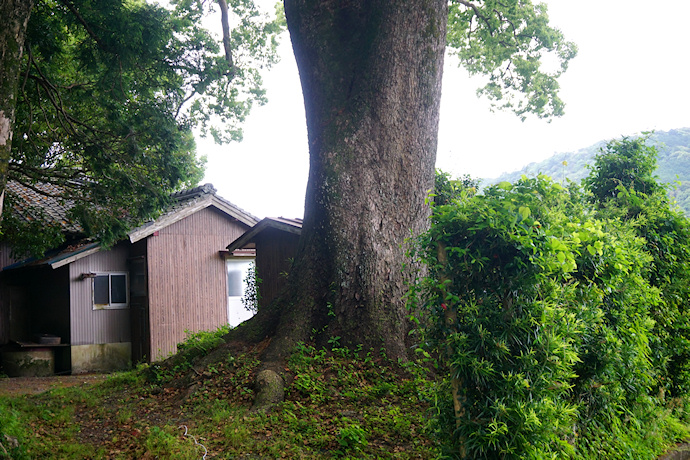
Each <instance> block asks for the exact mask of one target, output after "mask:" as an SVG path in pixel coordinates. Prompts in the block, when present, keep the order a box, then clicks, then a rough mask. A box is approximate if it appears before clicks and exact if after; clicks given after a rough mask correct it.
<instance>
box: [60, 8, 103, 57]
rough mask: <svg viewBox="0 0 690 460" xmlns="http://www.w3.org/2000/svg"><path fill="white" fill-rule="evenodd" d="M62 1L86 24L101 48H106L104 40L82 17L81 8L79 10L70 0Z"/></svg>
mask: <svg viewBox="0 0 690 460" xmlns="http://www.w3.org/2000/svg"><path fill="white" fill-rule="evenodd" d="M61 1H62V4H63V5H65V6H66V7H67V9H69V10H70V11H71V12H72V14H73V15H74V16H75V17H76V18H77V20H78V21H79V22H80V23H81V25H82V26H84V29H85V30H86V33H88V34H89V36H90V37H91V38H93V39H94V41H95V42H96V44H98V46H99V47H100V48H101V49H103V50H106V48H107V47H106V46H105V45H104V44H103V42H102V41H101V38H100V37H99V36H98V35H97V34H96V33H95V32H94V31H93V30H92V29H91V27H90V26H89V24H88V23H87V22H86V20H85V19H84V18H83V17H82V15H81V14H79V10H77V7H75V6H74V4H73V3H72V2H71V1H70V0H61ZM106 51H107V50H106Z"/></svg>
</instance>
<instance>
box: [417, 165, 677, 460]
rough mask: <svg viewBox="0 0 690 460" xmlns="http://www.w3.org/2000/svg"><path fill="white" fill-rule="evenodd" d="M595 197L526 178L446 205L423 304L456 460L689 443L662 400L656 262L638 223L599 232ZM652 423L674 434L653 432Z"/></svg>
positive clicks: (428, 250) (440, 413)
mask: <svg viewBox="0 0 690 460" xmlns="http://www.w3.org/2000/svg"><path fill="white" fill-rule="evenodd" d="M583 196H584V195H583V194H582V193H581V192H580V191H579V189H578V188H577V187H576V186H574V185H572V184H571V185H570V186H569V187H568V188H563V187H561V186H560V185H558V184H555V183H553V182H552V181H551V180H550V179H549V178H546V177H543V176H540V177H537V178H535V179H527V178H524V177H523V179H522V180H520V181H518V182H517V183H516V184H508V183H502V184H498V185H497V186H494V187H490V188H488V189H487V190H485V191H484V192H483V194H481V195H471V194H459V195H456V196H455V197H452V198H451V199H450V200H447V201H446V202H447V204H443V205H440V206H439V205H437V206H434V207H433V215H432V226H431V229H430V231H429V232H428V233H426V234H425V235H423V236H422V237H421V238H420V240H419V248H418V252H417V254H416V255H417V256H418V257H419V258H421V260H422V261H423V262H425V263H426V265H427V266H428V268H429V274H428V276H427V277H425V278H423V279H422V280H421V281H420V283H418V284H417V285H415V286H413V287H412V289H411V290H410V305H411V307H412V309H413V311H415V312H416V314H417V321H418V322H419V324H420V325H421V326H423V327H422V329H421V334H422V335H421V338H422V340H423V342H424V343H425V344H426V346H427V347H428V350H427V353H428V354H429V355H430V356H438V363H437V365H438V367H439V368H440V369H442V370H443V371H444V372H445V373H446V375H447V378H446V380H445V382H444V383H443V385H441V386H440V388H439V391H438V396H437V398H436V400H437V417H436V420H435V426H436V430H437V433H438V435H439V437H440V439H441V441H442V442H443V443H444V444H445V446H446V451H447V453H449V454H451V455H453V456H458V457H461V458H561V457H562V458H568V457H573V456H575V457H578V458H580V457H583V458H586V457H587V456H588V455H591V456H592V458H596V455H598V454H596V452H597V451H596V449H599V451H602V452H608V453H610V455H607V458H624V457H625V455H624V454H625V452H626V451H628V450H629V449H630V448H631V446H633V445H635V446H636V449H637V451H638V452H643V451H645V450H644V449H643V447H642V446H646V447H645V448H646V449H647V450H646V451H645V452H647V453H649V452H653V451H654V450H655V449H660V448H661V447H660V446H662V445H663V444H664V443H668V442H670V440H671V439H672V438H673V436H674V435H678V433H679V432H678V431H677V430H676V431H674V430H675V429H676V428H677V426H678V424H677V423H674V422H673V419H672V418H671V417H670V415H669V413H668V411H664V410H663V408H662V401H659V400H658V399H657V398H656V395H655V393H654V390H655V389H656V388H657V386H658V377H659V372H660V369H659V367H658V364H659V361H658V360H655V359H653V354H652V351H651V348H650V343H651V342H653V343H658V341H657V340H656V338H655V337H656V336H655V335H654V331H655V329H654V328H655V321H654V320H653V319H652V314H653V312H655V311H658V309H659V308H660V306H661V305H662V304H663V301H662V296H661V294H660V292H659V289H658V288H657V287H656V286H653V285H652V284H651V283H650V282H649V273H650V269H652V268H653V267H652V266H651V262H652V260H653V258H652V257H651V256H650V255H649V254H648V253H647V246H646V245H645V240H644V239H641V238H639V236H638V234H637V232H635V229H634V227H633V226H632V225H630V224H628V223H626V222H625V221H621V220H616V219H603V220H597V219H596V218H594V217H592V216H594V215H595V214H596V213H595V212H593V211H592V209H591V207H590V206H589V205H588V203H587V201H586V200H585V199H583ZM651 424H655V425H656V426H660V427H664V428H663V429H659V430H657V431H655V432H654V433H653V434H651V435H650V433H645V432H644V430H642V429H640V427H644V426H650V425H651ZM667 427H671V428H667ZM674 427H675V428H674ZM604 433H625V434H626V435H625V437H624V438H625V441H622V442H621V441H614V439H613V438H612V437H609V436H604ZM592 446H596V449H592ZM639 458H644V456H643V457H639ZM648 458H652V457H648Z"/></svg>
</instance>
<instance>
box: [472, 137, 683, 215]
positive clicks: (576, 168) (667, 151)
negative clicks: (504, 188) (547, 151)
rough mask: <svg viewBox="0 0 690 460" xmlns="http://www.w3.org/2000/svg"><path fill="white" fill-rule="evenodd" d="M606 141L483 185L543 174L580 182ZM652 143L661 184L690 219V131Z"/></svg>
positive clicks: (487, 180)
mask: <svg viewBox="0 0 690 460" xmlns="http://www.w3.org/2000/svg"><path fill="white" fill-rule="evenodd" d="M606 142H607V141H600V142H597V143H596V144H594V145H591V146H589V147H587V148H584V149H580V150H578V151H576V152H567V153H557V154H555V155H554V156H552V157H551V158H547V159H546V160H544V161H541V162H539V163H530V164H528V165H527V166H525V167H524V168H522V169H521V170H519V171H514V172H511V173H504V174H501V175H500V176H499V177H497V178H495V179H485V180H483V181H482V183H483V184H496V183H498V182H503V181H507V182H515V181H516V180H518V179H519V178H520V177H522V175H525V176H528V177H534V176H536V175H537V174H539V173H542V174H546V175H547V176H551V178H553V179H554V180H555V181H559V182H560V181H564V180H565V179H570V180H572V181H574V182H579V181H581V180H582V179H583V178H584V177H586V176H587V175H588V174H589V169H587V168H586V165H591V164H593V163H594V156H595V155H596V154H597V153H599V149H601V147H603V146H604V145H606ZM649 144H650V145H655V146H656V147H657V149H658V150H659V156H658V158H657V163H658V166H657V170H656V175H657V176H658V178H659V180H660V181H661V182H663V183H671V184H673V185H674V186H675V190H670V191H669V194H670V195H671V196H673V197H674V198H675V199H676V202H677V203H678V206H680V207H681V209H683V211H684V212H685V215H687V216H690V128H680V129H672V130H670V131H659V132H655V133H654V134H652V135H651V136H650V138H649ZM564 162H567V163H566V164H564Z"/></svg>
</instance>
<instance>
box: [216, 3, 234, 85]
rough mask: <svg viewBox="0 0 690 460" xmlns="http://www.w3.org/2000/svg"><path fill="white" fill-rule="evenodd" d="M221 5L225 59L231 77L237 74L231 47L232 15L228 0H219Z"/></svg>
mask: <svg viewBox="0 0 690 460" xmlns="http://www.w3.org/2000/svg"><path fill="white" fill-rule="evenodd" d="M218 5H219V6H220V17H221V22H222V24H223V48H225V60H226V61H228V65H229V66H230V73H229V75H230V77H231V78H232V77H234V76H235V64H234V62H233V60H232V48H231V47H230V16H229V14H228V3H227V1H226V0H218Z"/></svg>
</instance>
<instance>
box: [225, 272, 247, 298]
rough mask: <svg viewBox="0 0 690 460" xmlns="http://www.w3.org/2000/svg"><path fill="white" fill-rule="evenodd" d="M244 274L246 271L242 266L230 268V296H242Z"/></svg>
mask: <svg viewBox="0 0 690 460" xmlns="http://www.w3.org/2000/svg"><path fill="white" fill-rule="evenodd" d="M242 275H244V272H243V271H242V269H241V267H232V269H229V270H228V296H230V297H234V296H238V297H239V296H241V295H242V294H243V292H242V281H243V280H242Z"/></svg>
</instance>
